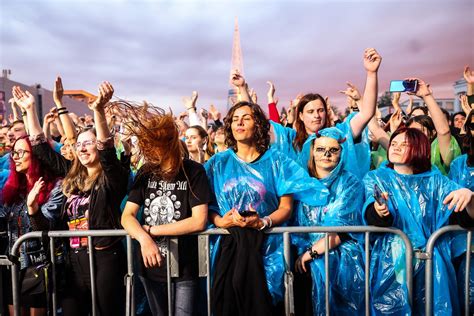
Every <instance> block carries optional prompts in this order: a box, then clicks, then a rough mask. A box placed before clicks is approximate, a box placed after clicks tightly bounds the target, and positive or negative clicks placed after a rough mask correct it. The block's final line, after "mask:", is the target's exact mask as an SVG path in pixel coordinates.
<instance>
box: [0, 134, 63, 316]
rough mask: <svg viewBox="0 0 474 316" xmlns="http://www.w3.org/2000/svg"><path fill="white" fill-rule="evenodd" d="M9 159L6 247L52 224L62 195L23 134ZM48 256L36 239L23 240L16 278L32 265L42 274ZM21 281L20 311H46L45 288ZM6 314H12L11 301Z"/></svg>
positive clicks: (2, 209) (3, 209) (3, 212)
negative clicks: (18, 271)
mask: <svg viewBox="0 0 474 316" xmlns="http://www.w3.org/2000/svg"><path fill="white" fill-rule="evenodd" d="M10 161H11V163H10V166H11V167H10V174H9V176H8V179H7V181H6V183H5V186H4V187H3V190H2V192H1V193H2V194H1V205H0V218H2V221H4V222H6V223H7V231H8V240H9V249H11V247H12V246H13V244H14V243H15V242H16V241H17V239H18V238H19V237H20V236H21V235H24V234H26V233H28V232H31V231H39V230H49V229H52V228H54V226H55V225H56V223H57V222H58V219H59V217H60V212H61V210H60V208H59V207H58V205H57V203H58V202H60V201H61V198H62V193H61V180H60V179H58V178H57V177H55V176H52V175H51V173H50V172H49V171H48V170H46V169H45V168H44V166H43V165H41V164H40V162H39V161H38V159H36V157H35V156H34V155H33V154H32V148H31V143H30V141H29V139H28V137H27V136H23V137H20V138H19V139H17V140H16V141H15V142H14V144H13V149H12V151H11V155H10ZM48 257H49V253H47V252H46V251H45V249H44V248H43V246H42V244H41V242H40V240H37V239H30V240H29V241H27V242H24V243H23V244H22V246H21V248H20V269H21V270H20V271H21V272H20V280H22V279H23V278H24V275H25V273H26V271H27V268H29V269H35V267H36V269H37V273H39V274H42V273H43V272H44V271H43V270H42V269H41V268H40V267H41V266H42V265H44V264H45V263H46V262H47V258H48ZM8 283H9V282H8ZM22 283H23V284H22V292H21V293H22V295H21V297H20V302H21V307H22V308H23V309H24V311H23V313H31V314H32V315H46V307H47V290H46V288H45V287H41V286H40V287H37V288H34V289H27V288H26V286H27V285H26V283H25V282H22ZM4 288H5V289H6V288H7V287H4ZM8 288H9V289H10V286H8ZM11 294H12V293H11V292H9V293H8V295H7V296H8V299H9V303H10V304H12V296H11ZM10 314H12V315H13V306H12V305H10Z"/></svg>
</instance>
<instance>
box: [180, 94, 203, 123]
mask: <svg viewBox="0 0 474 316" xmlns="http://www.w3.org/2000/svg"><path fill="white" fill-rule="evenodd" d="M197 99H198V93H197V91H193V94H192V95H191V97H183V103H184V106H185V107H186V111H188V118H189V126H193V125H201V120H200V119H199V116H198V114H197V111H196V101H197Z"/></svg>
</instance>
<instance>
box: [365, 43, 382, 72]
mask: <svg viewBox="0 0 474 316" xmlns="http://www.w3.org/2000/svg"><path fill="white" fill-rule="evenodd" d="M381 62H382V57H381V56H380V55H379V53H378V52H377V51H376V50H375V48H367V49H366V50H365V51H364V68H365V70H367V72H377V70H378V69H379V67H380V63H381Z"/></svg>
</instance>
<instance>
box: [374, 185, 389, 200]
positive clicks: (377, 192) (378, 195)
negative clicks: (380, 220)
mask: <svg viewBox="0 0 474 316" xmlns="http://www.w3.org/2000/svg"><path fill="white" fill-rule="evenodd" d="M374 199H375V200H376V201H377V203H379V204H380V205H383V204H385V203H386V200H385V198H384V197H383V195H382V190H381V189H380V187H379V186H378V185H377V183H376V184H375V185H374Z"/></svg>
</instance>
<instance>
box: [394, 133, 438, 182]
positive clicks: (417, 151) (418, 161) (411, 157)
mask: <svg viewBox="0 0 474 316" xmlns="http://www.w3.org/2000/svg"><path fill="white" fill-rule="evenodd" d="M400 134H405V140H406V142H407V143H408V147H407V153H406V160H405V163H406V164H408V165H410V166H411V167H412V169H413V174H418V173H423V172H426V171H429V170H431V144H430V141H429V139H428V137H426V135H425V134H424V133H423V132H421V131H419V130H417V129H416V128H409V127H400V128H399V129H397V130H396V131H395V132H394V133H393V134H392V136H391V137H390V143H389V147H388V149H387V152H389V151H390V146H392V140H393V139H394V138H395V137H397V135H400ZM387 158H388V161H389V164H388V166H389V167H390V168H392V169H393V163H391V162H390V157H387Z"/></svg>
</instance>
